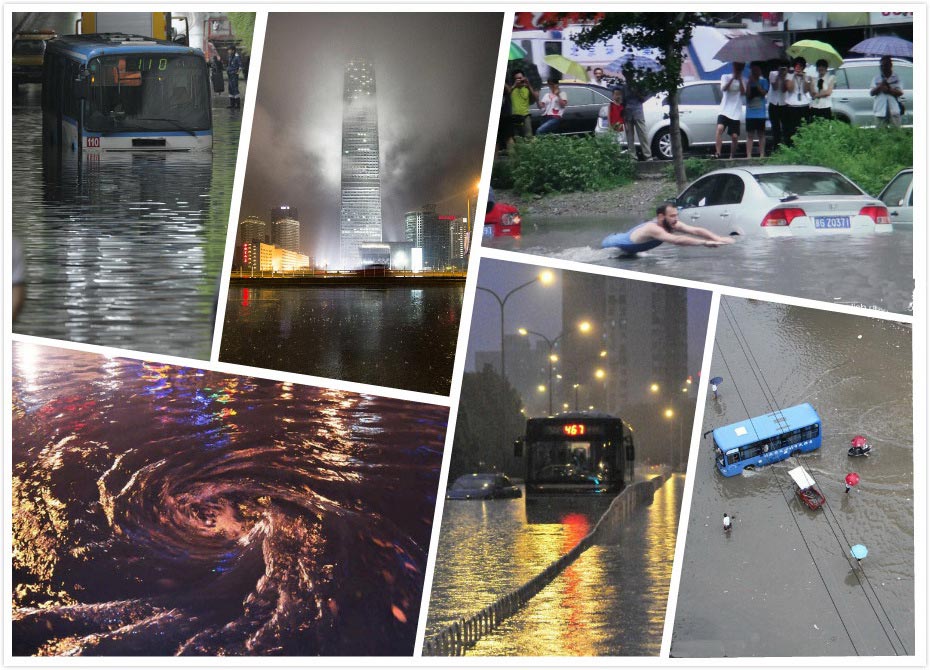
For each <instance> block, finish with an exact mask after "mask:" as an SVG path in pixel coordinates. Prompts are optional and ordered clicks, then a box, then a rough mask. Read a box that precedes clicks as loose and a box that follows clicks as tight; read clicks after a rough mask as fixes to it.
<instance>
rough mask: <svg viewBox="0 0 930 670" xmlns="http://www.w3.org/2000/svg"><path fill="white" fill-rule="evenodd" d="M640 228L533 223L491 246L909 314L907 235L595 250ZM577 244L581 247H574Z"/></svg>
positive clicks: (620, 222)
mask: <svg viewBox="0 0 930 670" xmlns="http://www.w3.org/2000/svg"><path fill="white" fill-rule="evenodd" d="M636 223H639V221H637V220H635V219H631V218H629V217H627V216H622V215H621V216H617V217H559V218H551V219H547V218H545V217H541V218H534V225H535V227H536V229H534V230H532V231H529V230H528V227H527V226H526V224H524V236H523V238H522V239H521V240H510V239H506V238H505V239H501V240H498V241H496V242H494V243H493V244H492V246H496V247H500V248H505V249H511V250H514V251H523V252H526V253H530V254H536V255H540V256H548V257H552V258H562V259H566V260H572V261H578V262H581V263H591V264H595V265H606V266H609V267H615V268H622V269H624V270H633V271H636V272H650V273H653V274H657V275H662V276H666V277H680V278H682V279H692V280H695V281H704V282H711V283H714V284H723V285H725V286H737V287H739V288H746V289H752V290H756V291H766V292H769V293H779V294H782V295H790V296H796V297H799V298H809V299H812V300H822V301H825V302H829V303H839V304H844V305H857V306H863V307H870V308H874V309H880V310H884V311H889V312H896V313H906V314H910V313H911V312H912V311H913V300H914V273H913V251H914V236H913V233H912V231H910V230H893V231H892V232H890V233H882V234H878V235H831V236H829V237H819V238H803V237H796V238H793V237H784V238H772V239H756V238H742V239H739V240H738V241H737V243H736V244H733V245H730V246H726V247H720V248H718V249H703V248H699V247H672V246H671V245H664V246H662V247H659V248H657V249H654V250H652V251H650V252H647V253H645V254H640V255H639V256H638V257H636V258H628V257H624V256H621V257H619V258H618V257H617V256H618V255H619V254H618V252H617V251H615V250H606V249H601V248H600V242H601V240H602V239H604V237H606V236H607V235H609V234H610V233H614V232H617V231H618V230H628V229H629V228H631V227H632V226H634V225H635V224H636ZM579 242H581V243H582V244H581V246H579Z"/></svg>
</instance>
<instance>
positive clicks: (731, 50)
mask: <svg viewBox="0 0 930 670" xmlns="http://www.w3.org/2000/svg"><path fill="white" fill-rule="evenodd" d="M714 58H716V59H717V60H719V61H723V62H725V63H751V62H752V61H756V60H784V59H785V50H784V49H782V48H781V47H780V46H778V45H777V44H775V42H774V41H772V40H770V39H769V38H768V37H763V36H762V35H755V34H753V35H740V36H739V37H734V38H733V39H731V40H730V41H729V42H727V43H726V44H724V45H723V47H722V48H721V49H720V51H718V52H717V53H715V54H714Z"/></svg>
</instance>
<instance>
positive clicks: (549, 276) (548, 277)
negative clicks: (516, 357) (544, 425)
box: [476, 270, 555, 414]
mask: <svg viewBox="0 0 930 670" xmlns="http://www.w3.org/2000/svg"><path fill="white" fill-rule="evenodd" d="M554 281H555V275H554V274H553V273H552V270H543V271H542V272H540V273H539V274H538V275H537V276H536V277H534V278H533V279H531V280H529V281H528V282H524V283H523V284H520V285H519V286H518V287H516V288H515V289H512V290H511V291H510V292H509V293H507V294H505V295H504V297H503V298H501V297H500V296H499V295H497V293H495V292H494V291H492V290H491V289H489V288H485V287H483V286H477V287H476V288H477V289H478V290H479V291H484V292H485V293H490V294H491V295H492V296H494V299H495V300H497V304H498V305H499V306H500V309H501V377H506V376H507V368H506V367H505V365H504V364H505V361H506V359H505V357H504V356H505V354H504V305H506V304H507V300H508V299H509V298H510V296H512V295H513V294H514V293H516V292H517V291H519V290H520V289H523V288H526V287H527V286H531V285H533V284H535V283H536V282H539V283H540V284H542V285H543V286H548V285H549V284H551V283H552V282H554ZM550 414H551V412H550Z"/></svg>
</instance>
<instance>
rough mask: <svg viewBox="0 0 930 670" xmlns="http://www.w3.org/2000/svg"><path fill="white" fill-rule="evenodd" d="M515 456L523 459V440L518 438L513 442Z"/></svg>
mask: <svg viewBox="0 0 930 670" xmlns="http://www.w3.org/2000/svg"><path fill="white" fill-rule="evenodd" d="M513 455H514V456H516V457H517V458H523V438H522V437H518V438H517V439H516V440H514V441H513Z"/></svg>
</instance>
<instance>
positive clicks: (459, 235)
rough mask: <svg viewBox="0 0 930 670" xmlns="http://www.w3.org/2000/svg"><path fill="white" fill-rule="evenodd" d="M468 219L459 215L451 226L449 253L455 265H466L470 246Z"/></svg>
mask: <svg viewBox="0 0 930 670" xmlns="http://www.w3.org/2000/svg"><path fill="white" fill-rule="evenodd" d="M468 233H469V231H468V219H466V218H463V217H458V218H456V219H455V220H454V221H452V222H450V226H449V244H450V247H449V253H450V258H451V261H452V264H453V265H457V266H461V267H465V256H466V255H467V254H468V246H469V241H470V240H469V234H468Z"/></svg>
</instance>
